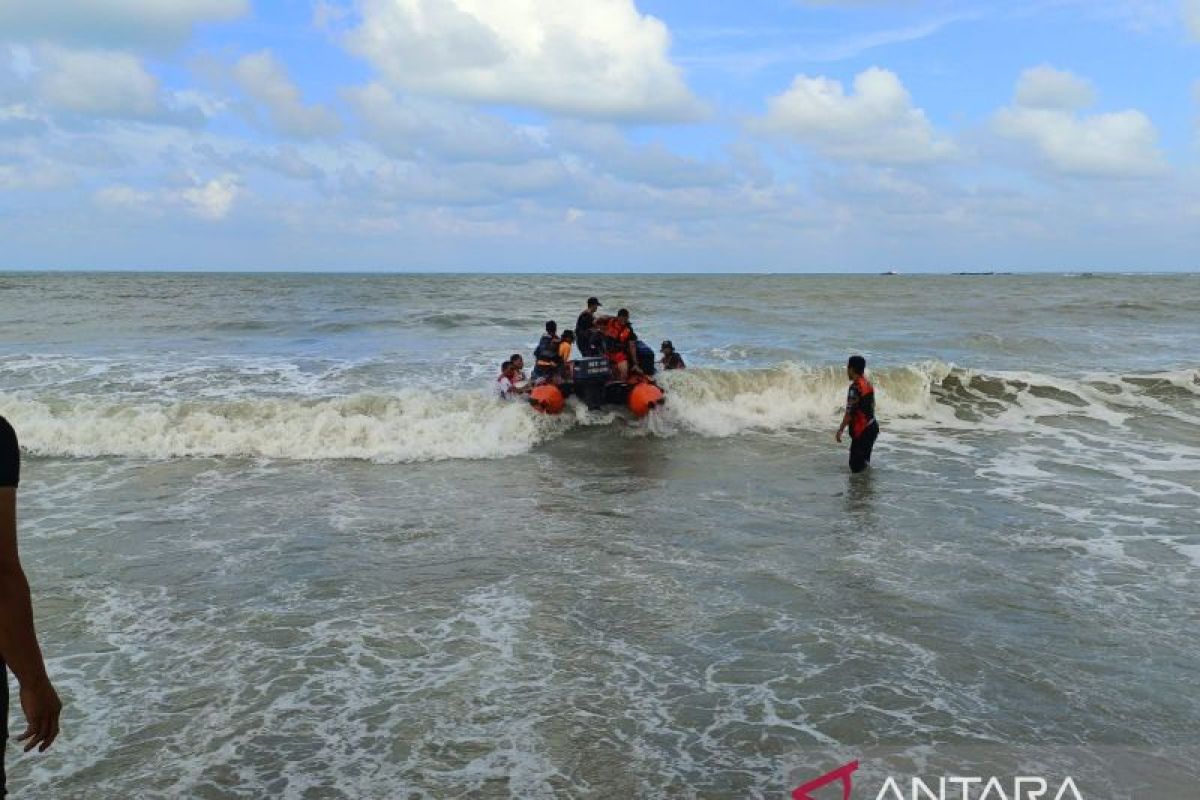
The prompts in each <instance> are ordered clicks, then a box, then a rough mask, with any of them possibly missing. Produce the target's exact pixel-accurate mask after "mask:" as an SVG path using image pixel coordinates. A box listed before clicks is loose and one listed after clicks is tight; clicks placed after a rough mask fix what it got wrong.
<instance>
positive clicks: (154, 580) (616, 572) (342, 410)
mask: <svg viewBox="0 0 1200 800" xmlns="http://www.w3.org/2000/svg"><path fill="white" fill-rule="evenodd" d="M589 295H597V296H598V297H599V298H600V299H601V300H602V302H603V304H604V305H603V308H602V311H610V312H615V311H616V309H617V308H619V307H627V308H628V309H629V310H630V311H631V314H632V320H633V327H634V329H635V331H636V332H637V333H638V335H639V336H640V337H641V338H642V339H643V340H645V341H648V342H650V343H651V344H653V345H654V346H655V348H656V349H657V346H658V343H659V342H660V341H661V340H662V339H671V340H673V341H674V343H675V345H676V347H677V349H678V351H679V352H680V353H681V354H682V355H683V357H684V358H685V359H686V362H687V365H688V368H687V369H686V370H683V371H678V372H673V373H669V374H663V375H661V376H660V378H661V381H660V382H661V385H662V386H663V388H664V389H665V391H666V395H667V402H666V404H665V406H664V407H663V408H662V409H660V410H658V411H656V412H654V413H653V414H652V415H651V416H650V417H648V418H646V419H641V420H638V419H634V418H633V417H632V416H630V415H629V414H627V413H626V412H624V411H622V410H621V409H613V408H606V409H602V410H600V411H594V412H593V411H588V410H587V409H586V408H584V407H583V406H581V405H579V404H577V403H575V402H573V401H572V402H569V403H568V406H567V409H566V411H565V412H564V413H563V414H562V415H560V416H557V417H548V416H542V415H539V414H537V413H535V412H534V411H533V410H532V409H531V408H530V407H529V406H528V405H525V404H522V403H519V402H503V401H500V400H498V399H497V398H496V397H495V396H493V394H492V384H493V380H494V378H495V376H496V374H497V372H498V369H499V365H500V362H501V361H502V360H504V359H505V358H506V357H507V356H509V355H510V354H512V353H514V352H522V353H524V354H525V355H526V358H527V361H528V360H529V354H530V352H531V350H532V348H533V346H534V344H535V343H536V341H537V339H538V337H539V334H540V332H541V329H542V327H543V325H544V323H545V321H546V320H549V319H554V320H557V321H558V323H559V326H560V328H566V327H572V326H573V325H574V321H575V317H576V315H577V314H578V313H579V312H580V311H581V310H582V308H583V305H584V301H585V299H586V298H587V297H588V296H589ZM1198 308H1200V275H1193V274H1176V275H1116V274H1072V275H1065V274H1064V275H1003V274H995V275H952V274H943V275H911V276H909V275H856V276H846V275H841V276H823V275H806V276H784V275H602V276H601V275H595V276H589V275H570V276H559V275H554V276H551V275H357V274H194V273H186V274H183V273H181V274H158V273H155V274H149V273H111V274H81V273H55V274H33V273H7V274H2V275H0V330H2V331H3V336H2V337H0V414H3V416H5V417H6V418H8V419H9V421H10V422H11V423H12V424H13V426H14V427H15V428H16V430H17V433H18V436H19V438H20V442H21V446H22V450H23V471H22V483H21V487H20V490H19V494H18V503H19V540H20V546H21V554H22V560H23V562H24V565H25V569H26V572H27V573H28V576H29V579H30V582H31V584H32V587H33V594H34V599H35V609H36V618H37V625H38V631H39V636H40V639H41V642H42V646H43V648H44V651H45V654H46V660H47V664H48V668H49V671H50V675H51V677H52V679H53V681H54V682H55V684H56V685H57V687H58V688H59V691H60V694H61V695H62V697H63V700H64V703H65V708H64V712H63V718H62V735H61V738H60V739H59V741H58V742H57V743H56V744H55V746H54V747H53V749H52V750H51V751H50V752H49V753H47V754H43V755H34V756H22V755H20V754H19V752H18V749H17V748H16V747H15V745H11V744H10V746H9V748H8V761H7V763H8V769H9V776H10V791H12V792H13V794H14V796H16V797H21V798H26V797H29V798H202V799H203V798H212V799H213V800H216V799H217V798H295V799H296V800H315V799H317V798H320V799H322V800H323V799H325V798H335V799H341V798H353V799H357V798H409V797H412V798H474V797H480V798H558V797H595V798H659V797H664V798H667V797H669V798H674V797H689V798H690V797H696V798H725V797H736V798H742V797H764V798H784V797H790V796H791V795H790V794H789V792H790V791H791V790H792V789H793V788H795V784H794V783H793V782H792V781H793V780H794V779H795V775H796V774H797V772H796V771H797V770H798V769H800V770H801V771H803V769H806V768H808V767H807V761H806V758H807V756H806V754H808V753H811V752H813V751H814V749H820V748H825V747H840V748H851V749H853V748H870V747H884V746H886V747H899V748H937V747H941V746H947V747H949V746H955V747H960V746H979V747H984V746H995V747H1000V746H1006V745H1015V744H1021V745H1024V746H1046V747H1051V746H1068V745H1069V746H1075V747H1085V748H1086V747H1091V746H1097V747H1100V746H1107V747H1139V748H1170V747H1176V746H1188V745H1196V744H1197V743H1200V742H1198V739H1197V735H1198V734H1197V731H1198V730H1200V612H1198V611H1197V609H1198V606H1200V604H1198V603H1197V600H1198V597H1200V594H1198V590H1200V526H1198V525H1197V519H1198V511H1200V314H1198V313H1197V309H1198ZM854 353H858V354H862V355H864V356H865V357H866V359H867V374H868V377H869V378H870V379H871V380H872V381H873V382H874V384H875V386H876V387H877V391H878V403H877V406H878V415H879V420H880V424H881V428H882V433H881V435H880V437H879V440H878V443H877V445H876V447H875V454H874V458H873V461H872V468H871V469H870V470H869V471H867V472H866V473H863V474H861V475H851V474H850V473H849V471H848V469H847V464H846V461H847V452H846V445H845V443H843V444H841V445H839V444H837V443H835V442H834V433H835V431H836V429H837V427H838V423H839V420H840V415H841V410H840V409H841V406H842V404H843V402H844V399H845V392H846V386H847V380H846V375H845V363H846V359H847V356H849V355H850V354H854ZM10 680H11V677H10ZM14 686H15V684H14ZM10 716H11V718H12V727H13V728H14V729H16V730H20V725H19V723H18V718H19V716H20V712H19V710H18V709H17V708H16V707H15V703H14V707H13V708H12V709H11V710H10ZM827 766H828V767H833V766H836V763H830V764H828V765H827ZM830 796H831V797H832V796H835V795H830ZM1085 796H1086V793H1085ZM1193 796H1194V795H1193Z"/></svg>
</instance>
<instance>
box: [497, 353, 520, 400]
mask: <svg viewBox="0 0 1200 800" xmlns="http://www.w3.org/2000/svg"><path fill="white" fill-rule="evenodd" d="M516 378H517V369H516V367H514V366H513V363H512V362H511V361H505V362H504V363H503V364H501V365H500V375H499V376H498V377H497V378H496V395H497V396H499V398H500V399H501V400H509V399H511V398H513V397H515V396H516V395H519V394H524V393H525V392H526V391H527V389H526V388H524V387H521V386H518V385H517V381H516Z"/></svg>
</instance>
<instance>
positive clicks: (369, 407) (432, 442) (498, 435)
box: [0, 390, 571, 462]
mask: <svg viewBox="0 0 1200 800" xmlns="http://www.w3.org/2000/svg"><path fill="white" fill-rule="evenodd" d="M0 408H3V409H4V413H5V415H6V416H7V417H8V418H9V420H10V421H11V422H12V423H13V424H14V425H15V426H16V427H17V430H18V431H19V433H20V439H21V444H22V446H23V447H24V448H25V449H26V450H28V451H29V452H31V453H34V454H36V455H42V456H66V457H94V456H125V457H135V458H151V459H163V458H175V457H186V456H200V457H206V456H235V457H236V456H240V457H266V458H284V459H297V460H307V459H368V460H373V461H381V462H406V461H428V460H439V459H448V458H475V459H479V458H503V457H505V456H513V455H518V454H520V453H525V452H528V451H529V450H530V449H532V448H533V447H534V446H536V445H537V444H538V443H540V442H542V441H544V440H545V439H547V438H549V437H552V436H555V435H558V434H559V433H561V432H562V431H563V430H565V429H566V428H567V427H569V426H570V424H571V418H570V417H568V416H565V415H564V416H563V417H559V418H550V417H544V416H540V415H537V414H535V413H534V412H533V411H532V410H531V409H530V408H529V407H528V406H527V405H524V404H521V403H502V402H499V401H497V400H495V399H494V398H492V397H490V396H488V395H486V394H484V393H482V392H470V391H452V390H446V391H442V392H432V391H427V390H409V391H405V392H401V393H399V394H396V395H392V396H387V395H355V396H350V397H342V398H332V399H325V400H311V401H306V400H288V399H266V398H264V399H256V400H246V401H239V402H208V403H153V402H142V403H122V402H112V401H107V400H105V399H96V400H91V399H84V398H70V399H65V400H46V399H37V398H31V397H29V396H27V395H24V394H19V395H11V394H0Z"/></svg>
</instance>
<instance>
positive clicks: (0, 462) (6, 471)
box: [0, 417, 21, 487]
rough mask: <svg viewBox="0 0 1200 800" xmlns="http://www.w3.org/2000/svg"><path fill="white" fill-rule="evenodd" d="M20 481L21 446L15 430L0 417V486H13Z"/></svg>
mask: <svg viewBox="0 0 1200 800" xmlns="http://www.w3.org/2000/svg"><path fill="white" fill-rule="evenodd" d="M20 481H21V448H20V447H18V446H17V432H16V431H14V430H13V427H12V425H9V424H8V420H6V419H5V418H4V417H0V487H4V486H12V487H15V486H16V485H17V484H18V483H20Z"/></svg>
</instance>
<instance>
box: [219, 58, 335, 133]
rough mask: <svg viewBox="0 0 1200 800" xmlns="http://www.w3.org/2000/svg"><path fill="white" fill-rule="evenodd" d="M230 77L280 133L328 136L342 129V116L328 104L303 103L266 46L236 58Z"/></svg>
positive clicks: (296, 89) (285, 71) (285, 72)
mask: <svg viewBox="0 0 1200 800" xmlns="http://www.w3.org/2000/svg"><path fill="white" fill-rule="evenodd" d="M233 78H234V80H235V81H236V82H237V84H238V86H240V87H241V89H242V91H244V92H245V93H246V94H247V95H249V96H250V97H251V98H253V99H254V100H255V101H257V102H259V103H261V104H262V105H263V106H264V107H265V108H266V110H267V116H268V117H269V118H270V123H271V125H272V127H274V128H275V129H276V130H277V131H279V132H280V133H283V134H285V135H288V136H297V137H301V138H308V137H317V136H330V135H333V134H336V133H337V132H338V131H339V130H341V120H339V119H338V117H337V115H336V114H334V113H333V112H332V111H330V110H329V109H328V108H325V107H324V106H320V105H305V104H304V101H303V99H302V98H301V96H300V90H299V89H298V88H296V85H295V84H294V83H292V81H291V79H290V78H288V75H287V70H286V69H285V68H284V66H283V64H282V63H281V62H280V61H279V59H277V58H276V57H275V55H274V54H273V53H271V52H270V51H269V50H263V51H261V52H258V53H253V54H251V55H248V56H245V57H244V58H242V59H241V60H240V61H238V62H237V64H236V65H234V68H233Z"/></svg>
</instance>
